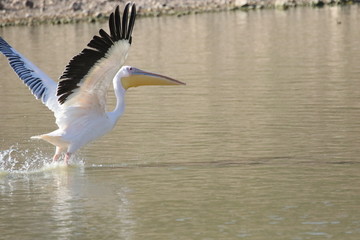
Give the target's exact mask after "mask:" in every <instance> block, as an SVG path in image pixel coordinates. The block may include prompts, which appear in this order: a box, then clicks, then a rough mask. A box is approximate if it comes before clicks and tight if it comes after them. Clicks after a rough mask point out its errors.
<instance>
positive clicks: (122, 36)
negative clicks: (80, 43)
mask: <svg viewBox="0 0 360 240" xmlns="http://www.w3.org/2000/svg"><path fill="white" fill-rule="evenodd" d="M130 5H132V8H131V9H132V11H134V12H131V16H130V21H128V15H129V10H130ZM135 17H136V10H135V4H134V3H133V4H131V3H127V4H126V6H125V9H124V14H123V18H122V23H121V16H120V10H119V6H117V7H116V9H115V11H114V12H113V13H111V14H110V18H109V29H110V35H109V34H108V33H106V32H105V31H104V30H103V29H100V31H99V35H100V36H94V37H93V39H92V40H91V41H90V42H89V44H88V45H87V46H88V47H89V48H85V49H84V50H83V51H82V52H81V53H80V54H78V55H76V56H75V57H74V58H73V59H72V60H71V61H70V62H69V64H68V65H67V66H66V68H65V71H64V73H63V75H62V76H61V77H60V81H59V84H58V88H57V96H58V101H59V103H60V104H63V103H64V102H65V101H66V100H67V99H68V97H69V96H70V95H71V94H72V93H73V92H74V91H75V90H76V89H77V88H79V84H80V83H81V81H82V80H83V78H84V77H85V76H86V75H87V74H88V72H89V71H90V70H91V68H92V67H93V66H94V65H95V64H96V63H97V62H98V61H99V60H101V59H102V58H104V57H105V55H106V53H107V52H108V51H109V49H110V48H111V47H112V46H113V45H114V44H115V43H116V42H117V41H120V40H127V41H128V42H129V43H130V44H131V33H132V29H133V27H134V26H133V25H134V23H135ZM124 29H125V31H124ZM127 29H128V31H126V30H127Z"/></svg>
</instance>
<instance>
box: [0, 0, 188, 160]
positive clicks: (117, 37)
mask: <svg viewBox="0 0 360 240" xmlns="http://www.w3.org/2000/svg"><path fill="white" fill-rule="evenodd" d="M129 15H130V17H129ZM135 17H136V8H135V4H134V3H127V4H126V6H125V9H124V13H123V16H122V21H121V16H120V11H119V6H117V7H116V9H115V11H114V12H113V13H111V15H110V18H109V28H110V34H108V33H106V32H105V31H104V30H103V29H100V31H99V35H100V36H94V37H93V39H92V40H91V41H90V43H89V44H88V45H87V46H88V47H87V48H85V49H84V50H82V52H81V53H80V54H78V55H76V56H75V57H74V58H73V59H72V60H71V61H70V62H69V64H68V65H67V66H66V68H65V71H64V73H63V75H62V76H61V77H60V81H59V82H55V81H53V80H52V79H51V78H49V77H48V76H47V75H46V74H45V73H43V72H42V71H41V70H40V69H39V68H37V67H36V66H35V65H33V64H32V63H31V62H30V61H29V60H27V59H26V58H25V57H23V56H22V55H21V54H20V53H19V52H17V51H16V50H15V49H14V48H12V47H11V46H10V45H9V44H8V43H7V42H6V41H5V40H4V39H2V38H1V37H0V51H1V52H2V53H3V54H4V55H5V56H6V57H7V59H8V61H9V64H10V65H11V67H12V68H13V69H14V71H15V72H16V74H17V75H18V76H19V77H20V79H21V80H22V81H23V82H24V83H25V84H26V85H27V86H28V87H29V89H30V90H31V92H32V94H33V95H34V96H35V97H36V98H37V99H40V100H41V101H42V102H43V103H44V104H45V105H46V106H47V107H48V108H49V109H50V110H51V111H53V112H54V116H55V118H56V124H57V125H58V129H57V130H55V131H53V132H50V133H46V134H42V135H39V136H34V137H31V138H32V139H42V140H45V141H47V142H49V143H51V144H53V145H55V147H56V150H55V154H54V156H53V161H57V160H58V159H59V157H60V156H61V155H63V154H64V153H65V157H64V162H65V163H66V164H68V161H69V159H70V157H71V155H72V154H73V153H74V152H76V151H77V150H78V149H79V148H81V147H82V146H84V145H85V144H87V143H89V142H90V141H92V140H95V139H97V138H99V137H100V136H102V135H104V134H105V133H107V132H109V131H110V130H111V129H112V128H113V127H114V126H115V124H116V122H117V120H118V119H119V117H120V116H121V115H122V114H123V112H124V107H125V103H124V95H125V92H126V90H127V89H128V88H130V87H137V86H142V85H184V84H185V83H182V82H180V81H177V80H175V79H172V78H169V77H165V76H162V75H159V74H155V73H150V72H145V71H142V70H140V69H137V68H134V67H131V66H122V65H123V64H124V62H125V59H126V57H127V54H128V50H129V48H130V45H131V40H132V36H131V34H132V31H133V27H134V23H135ZM121 66H122V67H121ZM111 82H112V84H113V87H114V92H115V96H116V99H117V103H116V107H115V109H114V111H112V112H106V92H107V90H108V88H109V86H110V84H111Z"/></svg>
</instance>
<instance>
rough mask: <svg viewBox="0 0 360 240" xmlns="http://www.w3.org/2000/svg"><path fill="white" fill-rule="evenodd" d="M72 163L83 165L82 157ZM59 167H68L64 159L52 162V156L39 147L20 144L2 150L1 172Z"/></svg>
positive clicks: (37, 170) (44, 169)
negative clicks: (26, 147)
mask: <svg viewBox="0 0 360 240" xmlns="http://www.w3.org/2000/svg"><path fill="white" fill-rule="evenodd" d="M71 164H75V165H83V164H84V162H83V160H82V159H79V158H75V159H72V161H71ZM59 167H67V165H66V164H65V163H64V162H63V161H59V162H52V158H51V156H49V154H48V153H44V152H43V151H42V150H40V149H39V148H34V149H31V150H30V149H22V148H21V147H20V146H19V144H15V145H13V146H11V147H10V148H9V149H6V150H0V174H1V173H2V174H7V173H26V174H28V173H36V172H42V171H46V170H51V169H54V168H59Z"/></svg>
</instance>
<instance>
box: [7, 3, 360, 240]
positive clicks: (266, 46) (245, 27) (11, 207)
mask: <svg viewBox="0 0 360 240" xmlns="http://www.w3.org/2000/svg"><path fill="white" fill-rule="evenodd" d="M359 18H360V14H359V7H358V6H351V7H343V8H339V7H334V8H322V9H311V8H298V9H291V10H289V11H273V10H269V11H267V10H266V11H254V12H247V13H245V12H237V11H235V12H224V13H216V14H200V15H189V16H184V17H181V18H177V17H162V18H144V19H139V20H138V21H137V23H136V27H135V32H134V40H133V46H132V49H131V51H130V54H129V59H128V61H127V64H129V65H133V66H136V67H139V68H141V69H144V70H149V71H154V72H159V73H163V74H165V75H169V76H172V77H174V78H176V79H179V80H181V81H184V82H186V83H187V86H185V87H172V88H167V87H143V88H136V89H131V90H130V91H129V92H128V93H127V97H126V101H127V109H126V113H125V115H124V116H123V117H122V118H121V119H120V121H119V123H118V126H117V127H115V129H114V130H113V132H112V133H110V134H108V135H107V136H105V137H103V138H102V139H100V140H99V141H97V142H95V143H93V144H90V145H89V146H86V147H85V148H84V149H83V150H81V151H80V152H79V154H78V156H77V157H78V160H77V161H75V162H74V165H73V166H71V167H68V168H65V167H61V166H53V165H51V164H50V163H49V161H50V159H51V156H52V154H53V151H54V149H53V147H52V146H50V145H48V144H47V143H45V142H44V143H43V142H34V141H30V140H29V137H30V136H33V135H38V134H41V133H46V132H49V131H51V130H54V129H55V124H54V123H53V122H54V119H53V116H52V114H51V113H50V112H48V111H47V109H46V108H45V107H43V106H42V104H41V103H39V102H36V101H35V100H34V98H33V96H31V94H30V93H29V91H28V89H27V88H26V87H25V86H24V85H22V83H21V82H20V81H19V80H18V79H17V78H16V76H15V75H14V74H13V73H12V71H11V70H10V68H9V66H8V65H7V63H6V61H5V60H4V58H0V69H1V73H2V75H1V76H0V80H1V81H0V88H1V89H6V91H2V94H1V95H0V111H1V112H2V113H3V114H1V115H0V131H1V138H0V171H1V172H0V213H1V214H0V231H1V235H0V239H9V238H14V239H49V238H57V239H71V238H76V239H113V238H115V239H237V238H240V239H241V238H244V239H269V236H271V237H270V238H271V239H359V237H360V220H359V219H360V212H359V210H358V206H359V204H360V199H359V194H360V189H359V188H360V187H359V186H360V181H359V180H360V179H359V171H360V169H359V163H360V161H359V158H358V157H359V155H360V151H359V145H360V138H359V136H360V132H359V129H360V126H359V119H360V105H359V102H360V86H359V84H360V82H359V76H360V70H359V67H358V63H359V61H360V47H359V46H360V45H359V42H358V39H360V32H359V31H358V29H359V22H360V21H359V20H360V19H359ZM339 22H341V24H338V23H339ZM99 27H104V28H107V26H106V24H76V25H67V26H50V25H43V26H38V27H11V28H4V29H0V35H1V36H2V37H4V38H5V39H6V40H7V41H9V42H10V43H11V44H12V45H13V46H14V47H15V48H16V49H18V50H19V51H20V52H22V53H23V54H24V55H25V56H27V58H29V59H31V60H33V61H34V63H36V64H37V65H38V66H39V67H41V68H42V69H43V70H44V71H45V72H46V73H48V75H49V76H51V77H53V78H55V79H56V78H57V76H60V75H61V72H62V70H63V68H64V66H65V65H66V64H67V61H68V60H69V59H71V57H72V56H73V55H75V54H77V53H78V52H79V51H80V50H81V49H82V48H83V47H84V46H85V44H86V43H87V41H88V40H89V39H90V37H89V36H91V35H93V34H96V33H97V31H98V28H99ZM113 106H114V97H113V96H112V95H111V96H110V103H109V108H112V107H113ZM49 166H50V167H49Z"/></svg>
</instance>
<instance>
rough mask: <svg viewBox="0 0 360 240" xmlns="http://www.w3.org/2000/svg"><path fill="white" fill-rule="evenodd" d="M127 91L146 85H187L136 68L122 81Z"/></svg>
mask: <svg viewBox="0 0 360 240" xmlns="http://www.w3.org/2000/svg"><path fill="white" fill-rule="evenodd" d="M121 81H122V85H123V87H124V88H125V89H128V88H130V87H138V86H145V85H185V83H183V82H180V81H178V80H175V79H173V78H169V77H166V76H163V75H160V74H156V73H151V72H145V71H142V70H140V69H137V68H134V69H133V70H132V71H131V73H130V74H129V76H128V77H123V78H122V79H121Z"/></svg>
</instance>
